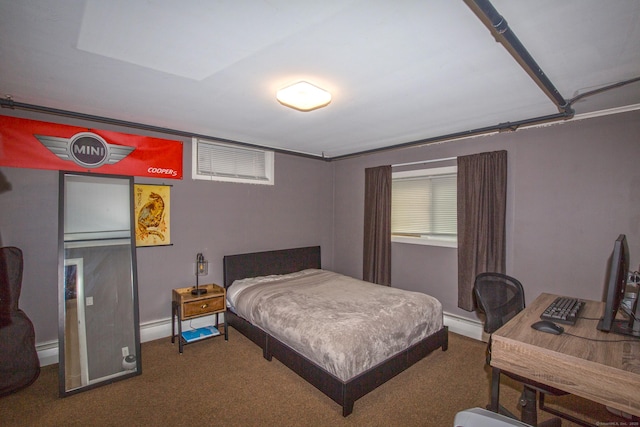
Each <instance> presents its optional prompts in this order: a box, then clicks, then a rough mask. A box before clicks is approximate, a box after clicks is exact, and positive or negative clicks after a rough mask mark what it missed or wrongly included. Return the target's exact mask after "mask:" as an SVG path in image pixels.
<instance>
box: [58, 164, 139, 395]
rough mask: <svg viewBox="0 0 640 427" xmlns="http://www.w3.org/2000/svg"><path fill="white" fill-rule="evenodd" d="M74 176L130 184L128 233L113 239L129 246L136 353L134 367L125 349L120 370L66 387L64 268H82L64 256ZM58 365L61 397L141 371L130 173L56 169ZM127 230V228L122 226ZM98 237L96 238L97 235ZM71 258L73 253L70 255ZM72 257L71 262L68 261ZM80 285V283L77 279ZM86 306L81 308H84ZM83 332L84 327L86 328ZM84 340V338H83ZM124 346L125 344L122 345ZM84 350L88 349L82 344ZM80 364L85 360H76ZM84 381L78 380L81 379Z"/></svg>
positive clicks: (86, 371)
mask: <svg viewBox="0 0 640 427" xmlns="http://www.w3.org/2000/svg"><path fill="white" fill-rule="evenodd" d="M70 176H76V177H87V178H88V179H89V180H93V179H95V180H96V183H99V182H100V181H101V180H103V179H105V181H106V179H109V180H123V181H125V182H126V183H127V184H128V188H129V230H128V236H127V235H124V236H123V235H121V236H119V237H118V238H115V239H114V240H117V241H128V244H129V247H130V248H131V249H130V258H129V259H130V261H131V264H130V273H131V292H132V294H131V298H132V307H131V309H132V311H133V312H132V320H133V325H132V327H133V329H134V330H133V331H129V334H130V335H132V336H133V340H134V344H133V348H132V352H133V354H134V355H135V367H134V368H129V367H128V368H127V369H125V367H124V364H125V360H124V358H125V357H124V353H123V359H122V360H123V361H122V365H123V366H122V371H118V372H114V373H112V374H109V375H105V376H103V377H100V378H96V379H93V380H88V381H84V382H87V384H85V385H80V386H79V387H74V388H67V384H66V378H67V377H66V374H67V372H66V371H67V366H66V363H65V362H66V360H65V343H66V334H65V331H66V329H67V328H66V322H67V319H66V317H67V316H66V307H67V298H66V293H67V286H66V274H65V273H66V269H67V265H76V266H77V267H76V268H77V269H78V271H81V270H82V263H81V262H78V260H77V259H67V258H66V252H65V251H66V250H67V246H66V245H65V243H68V241H66V240H65V202H66V197H67V196H68V195H67V194H66V186H65V184H66V182H67V177H70ZM58 191H59V192H58V365H59V375H58V377H59V378H58V380H59V382H58V383H59V393H60V397H66V396H70V395H72V394H76V393H79V392H81V391H86V390H90V389H93V388H96V387H99V386H102V385H106V384H110V383H113V382H115V381H120V380H123V379H127V378H131V377H134V376H137V375H140V374H142V360H141V354H140V353H141V352H140V320H139V307H138V275H137V261H136V239H135V222H134V221H135V213H134V180H133V177H131V176H123V175H106V174H97V173H88V172H72V171H60V173H59V190H58ZM125 233H126V230H125ZM90 240H91V239H88V238H87V239H84V240H81V241H85V242H86V241H90ZM96 240H97V239H96ZM101 246H103V245H95V246H87V247H89V248H96V247H101ZM71 258H74V257H71ZM69 261H72V262H69ZM77 280H78V283H80V282H81V281H83V280H84V277H79V278H78V279H77ZM80 284H81V285H82V283H80ZM82 291H83V290H81V292H79V294H80V295H79V296H81V297H84V295H82ZM82 300H83V302H84V303H85V304H86V303H87V302H86V300H84V298H82ZM84 309H85V308H83V310H84ZM85 332H86V331H85ZM85 341H86V340H85ZM123 350H124V348H123ZM81 351H82V350H81ZM84 351H85V352H86V351H87V349H86V348H85V349H84ZM79 363H80V364H81V365H82V364H83V363H84V362H79ZM84 369H85V372H82V368H81V369H80V371H81V373H80V376H81V377H82V376H85V375H86V376H85V379H88V376H89V372H88V371H89V369H90V368H89V367H88V366H85V367H84ZM82 382H83V381H82V380H81V383H82Z"/></svg>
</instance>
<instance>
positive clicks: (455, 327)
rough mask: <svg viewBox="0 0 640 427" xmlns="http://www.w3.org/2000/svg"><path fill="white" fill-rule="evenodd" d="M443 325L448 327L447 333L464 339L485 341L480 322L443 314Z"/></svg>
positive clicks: (485, 337)
mask: <svg viewBox="0 0 640 427" xmlns="http://www.w3.org/2000/svg"><path fill="white" fill-rule="evenodd" d="M444 324H445V326H448V327H449V331H451V332H454V333H456V334H459V335H463V336H465V337H469V338H473V339H476V340H479V341H485V342H486V341H487V336H486V334H485V333H484V329H483V326H482V322H479V321H477V320H471V319H466V318H464V317H460V316H457V315H455V314H451V313H446V312H445V313H444Z"/></svg>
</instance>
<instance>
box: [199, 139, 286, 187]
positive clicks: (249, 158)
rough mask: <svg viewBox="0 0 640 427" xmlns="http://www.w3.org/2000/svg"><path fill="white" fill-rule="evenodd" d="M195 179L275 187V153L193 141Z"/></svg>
mask: <svg viewBox="0 0 640 427" xmlns="http://www.w3.org/2000/svg"><path fill="white" fill-rule="evenodd" d="M192 141H193V142H192V178H193V179H201V180H208V181H228V182H242V183H250V184H264V185H273V183H274V174H273V169H274V153H273V151H268V150H261V149H255V148H247V147H240V146H235V145H229V144H223V143H220V142H215V141H206V140H201V139H198V138H193V140H192Z"/></svg>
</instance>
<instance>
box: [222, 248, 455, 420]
mask: <svg viewBox="0 0 640 427" xmlns="http://www.w3.org/2000/svg"><path fill="white" fill-rule="evenodd" d="M306 268H321V260H320V246H311V247H304V248H295V249H283V250H275V251H266V252H253V253H247V254H238V255H227V256H225V257H224V286H225V288H227V287H229V286H231V284H232V283H233V282H234V280H237V279H244V278H247V277H256V276H267V275H271V274H287V273H293V272H296V271H300V270H303V269H306ZM225 316H226V317H227V323H228V325H230V326H233V327H234V328H235V329H236V330H238V331H239V332H240V333H242V334H243V335H244V336H246V337H247V338H249V339H250V340H251V341H253V342H254V343H255V344H257V345H258V346H260V348H262V354H263V356H264V358H265V359H267V360H269V361H270V360H271V358H272V357H274V356H275V358H276V359H278V360H279V361H280V362H282V363H283V364H284V365H285V366H287V367H288V368H289V369H291V370H292V371H294V372H295V373H296V374H298V375H300V376H301V377H302V378H304V379H305V380H306V381H308V382H309V383H310V384H312V385H313V386H315V387H316V388H317V389H318V390H320V391H321V392H323V393H324V394H326V395H327V396H328V397H330V398H331V399H332V400H333V401H334V402H336V403H338V404H339V405H341V406H342V415H343V416H345V417H346V416H347V415H349V414H351V412H353V404H354V402H355V401H356V400H357V399H359V398H360V397H362V396H364V395H365V394H367V393H369V392H370V391H372V390H373V389H375V388H376V387H378V386H379V385H381V384H383V383H385V382H386V381H388V380H389V379H391V378H393V377H394V376H396V375H398V374H399V373H400V372H402V371H404V370H405V369H407V368H408V367H410V366H411V365H413V364H414V363H416V362H418V361H419V360H421V359H423V358H424V357H425V356H427V355H428V354H429V353H431V352H433V351H434V350H436V349H437V348H440V347H441V348H442V350H443V351H446V350H447V346H448V333H447V327H446V326H443V327H442V329H440V330H439V331H438V332H436V333H434V334H433V335H430V336H428V337H426V338H425V339H423V340H422V341H420V342H418V343H416V344H414V345H413V346H411V347H410V348H408V349H406V350H404V351H402V352H401V353H398V354H396V355H395V356H392V357H391V358H389V359H387V360H385V361H384V362H382V363H380V364H378V365H376V366H374V367H372V368H370V369H368V370H367V371H365V372H363V373H361V374H360V375H358V376H356V377H354V378H352V379H350V380H348V381H343V380H341V379H339V378H338V377H336V376H335V375H333V374H331V373H330V372H328V371H326V370H325V369H323V368H321V367H320V366H318V365H317V364H315V363H314V362H312V361H311V360H309V359H307V358H306V357H304V356H302V355H301V354H300V353H298V352H296V351H295V350H293V349H292V348H291V347H289V346H287V345H286V344H285V343H283V342H281V341H279V340H278V339H276V338H274V337H273V336H271V335H269V334H268V333H266V332H265V331H263V330H262V329H260V328H258V327H257V326H254V325H252V324H251V323H249V322H248V321H247V320H245V319H243V318H242V317H240V316H238V315H236V314H235V313H233V312H232V311H230V310H227V312H226V314H225Z"/></svg>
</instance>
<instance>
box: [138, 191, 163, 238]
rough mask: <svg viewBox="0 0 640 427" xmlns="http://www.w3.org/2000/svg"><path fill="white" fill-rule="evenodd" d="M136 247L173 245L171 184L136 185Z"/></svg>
mask: <svg viewBox="0 0 640 427" xmlns="http://www.w3.org/2000/svg"><path fill="white" fill-rule="evenodd" d="M134 220H135V235H136V247H144V246H168V245H171V186H170V185H151V184H135V185H134Z"/></svg>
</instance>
